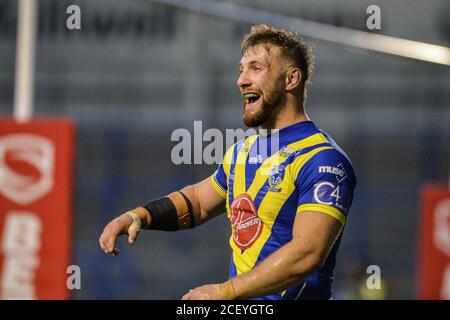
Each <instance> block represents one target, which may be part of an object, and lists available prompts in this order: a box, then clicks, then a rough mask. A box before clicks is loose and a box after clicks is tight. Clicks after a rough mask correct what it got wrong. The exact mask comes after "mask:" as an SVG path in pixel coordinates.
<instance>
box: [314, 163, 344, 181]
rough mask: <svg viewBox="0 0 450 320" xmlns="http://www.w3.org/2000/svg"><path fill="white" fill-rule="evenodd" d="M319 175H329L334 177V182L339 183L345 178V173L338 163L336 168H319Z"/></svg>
mask: <svg viewBox="0 0 450 320" xmlns="http://www.w3.org/2000/svg"><path fill="white" fill-rule="evenodd" d="M319 173H331V174H334V175H335V176H336V181H337V182H338V183H341V182H342V181H343V180H344V179H345V178H347V173H346V172H345V168H344V165H343V164H342V163H339V164H338V165H337V166H336V167H333V166H320V167H319Z"/></svg>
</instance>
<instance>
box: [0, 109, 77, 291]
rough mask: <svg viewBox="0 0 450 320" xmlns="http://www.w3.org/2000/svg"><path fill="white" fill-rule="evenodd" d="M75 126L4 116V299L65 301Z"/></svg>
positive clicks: (0, 227) (0, 194) (0, 159)
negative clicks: (21, 122) (22, 122)
mask: <svg viewBox="0 0 450 320" xmlns="http://www.w3.org/2000/svg"><path fill="white" fill-rule="evenodd" d="M73 150H74V126H73V124H72V122H71V121H68V120H53V119H52V120H46V119H42V120H33V121H30V122H27V123H24V124H19V123H17V122H15V121H14V120H12V119H5V118H3V119H0V299H67V298H69V291H68V289H67V285H66V280H67V277H68V274H67V273H66V270H67V267H68V266H69V265H70V252H71V251H70V249H71V236H72V234H71V228H72V226H71V219H72V218H71V211H72V174H73Z"/></svg>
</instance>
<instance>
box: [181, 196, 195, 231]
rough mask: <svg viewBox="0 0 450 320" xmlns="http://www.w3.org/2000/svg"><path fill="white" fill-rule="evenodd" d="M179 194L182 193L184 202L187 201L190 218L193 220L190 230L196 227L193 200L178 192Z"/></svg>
mask: <svg viewBox="0 0 450 320" xmlns="http://www.w3.org/2000/svg"><path fill="white" fill-rule="evenodd" d="M178 192H179V193H181V195H182V196H183V198H184V201H186V204H187V206H188V210H189V217H190V218H191V226H190V227H189V228H191V229H192V228H193V227H195V219H194V210H193V209H192V203H191V200H189V198H188V197H187V196H186V195H185V194H184V193H183V192H181V191H178Z"/></svg>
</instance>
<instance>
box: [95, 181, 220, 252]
mask: <svg viewBox="0 0 450 320" xmlns="http://www.w3.org/2000/svg"><path fill="white" fill-rule="evenodd" d="M181 191H182V192H183V193H184V194H185V195H186V197H187V198H188V199H189V200H190V202H191V204H192V210H193V216H194V220H195V224H194V225H196V226H197V225H200V224H202V223H205V222H206V221H208V220H210V219H212V218H214V217H216V216H218V215H219V214H221V213H223V212H224V211H225V210H224V203H225V200H224V198H223V197H221V196H220V195H219V194H218V193H217V192H216V190H215V189H214V187H213V186H212V184H211V181H210V179H209V178H207V179H205V180H203V181H200V182H199V183H197V184H194V185H192V186H188V187H186V188H183V189H182V190H181ZM167 197H168V198H169V199H170V200H171V201H172V202H173V204H174V205H175V208H176V209H177V213H178V225H179V228H180V229H186V228H188V227H189V226H190V223H188V224H187V223H185V222H186V219H189V214H188V205H187V203H186V201H185V200H184V198H183V196H182V195H181V194H180V193H179V192H173V193H171V194H169V195H168V196H167ZM151 224H152V217H151V215H150V213H149V212H148V211H147V210H146V209H145V208H143V207H138V208H135V209H133V210H130V211H128V212H125V213H124V214H122V215H120V216H119V217H117V218H115V219H114V220H112V221H111V222H110V223H108V225H107V226H106V227H105V229H104V230H103V233H102V234H101V236H100V239H99V244H100V247H101V248H102V250H103V251H104V252H105V253H111V254H113V255H117V254H118V253H119V252H118V250H117V249H116V248H115V246H114V245H115V241H116V239H117V237H118V236H120V235H124V234H127V235H128V242H129V244H133V243H134V242H135V241H136V238H137V236H138V234H139V231H140V230H141V229H148V228H150V226H151Z"/></svg>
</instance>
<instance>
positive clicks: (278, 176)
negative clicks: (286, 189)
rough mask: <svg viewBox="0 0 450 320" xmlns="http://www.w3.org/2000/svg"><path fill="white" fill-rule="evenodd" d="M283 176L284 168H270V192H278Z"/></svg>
mask: <svg viewBox="0 0 450 320" xmlns="http://www.w3.org/2000/svg"><path fill="white" fill-rule="evenodd" d="M283 178H284V170H283V169H281V168H280V167H279V166H277V167H274V168H272V170H270V173H269V179H268V180H269V191H272V192H280V191H281V188H279V185H280V183H281V182H282V181H283Z"/></svg>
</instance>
